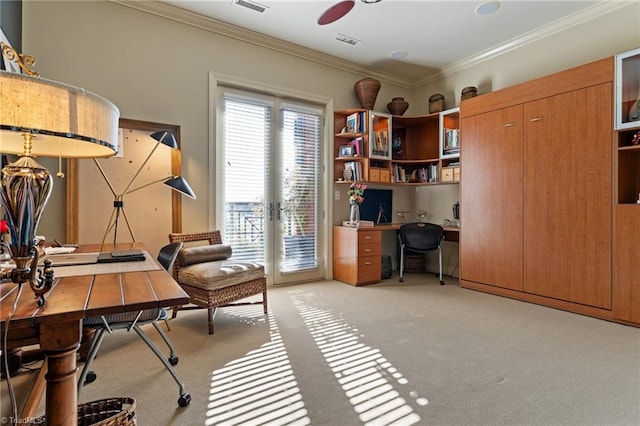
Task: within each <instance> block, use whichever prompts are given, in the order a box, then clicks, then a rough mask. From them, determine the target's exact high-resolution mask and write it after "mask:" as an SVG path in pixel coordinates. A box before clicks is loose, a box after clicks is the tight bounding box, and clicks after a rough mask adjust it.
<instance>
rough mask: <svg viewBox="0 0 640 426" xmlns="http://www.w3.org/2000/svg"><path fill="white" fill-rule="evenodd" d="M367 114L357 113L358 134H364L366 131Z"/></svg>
mask: <svg viewBox="0 0 640 426" xmlns="http://www.w3.org/2000/svg"><path fill="white" fill-rule="evenodd" d="M366 114H367V113H366V112H364V111H360V112H359V113H358V123H357V124H358V127H357V129H358V132H359V133H365V132H366V131H367V115H366Z"/></svg>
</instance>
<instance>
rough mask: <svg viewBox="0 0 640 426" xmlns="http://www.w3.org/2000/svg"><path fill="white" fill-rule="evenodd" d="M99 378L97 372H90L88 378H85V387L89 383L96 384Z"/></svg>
mask: <svg viewBox="0 0 640 426" xmlns="http://www.w3.org/2000/svg"><path fill="white" fill-rule="evenodd" d="M97 378H98V375H97V374H96V373H95V371H89V372H88V373H87V377H85V378H84V385H85V386H86V385H88V384H89V383H93V382H95V381H96V379H97Z"/></svg>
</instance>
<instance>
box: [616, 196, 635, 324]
mask: <svg viewBox="0 0 640 426" xmlns="http://www.w3.org/2000/svg"><path fill="white" fill-rule="evenodd" d="M638 235H640V206H636V205H633V204H625V205H619V206H617V207H616V250H615V253H616V254H615V258H616V269H615V271H616V280H615V287H614V288H615V291H614V293H613V294H614V295H615V299H614V301H613V313H614V316H615V318H617V319H620V320H623V321H631V322H635V323H638V324H640V268H638Z"/></svg>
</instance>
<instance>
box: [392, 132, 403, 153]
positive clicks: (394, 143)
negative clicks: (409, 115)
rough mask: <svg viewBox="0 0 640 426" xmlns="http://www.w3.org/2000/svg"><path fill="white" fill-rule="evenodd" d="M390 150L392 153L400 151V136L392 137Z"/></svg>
mask: <svg viewBox="0 0 640 426" xmlns="http://www.w3.org/2000/svg"><path fill="white" fill-rule="evenodd" d="M391 149H392V150H393V152H400V151H402V138H401V137H400V136H398V135H396V136H394V137H393V140H392V141H391Z"/></svg>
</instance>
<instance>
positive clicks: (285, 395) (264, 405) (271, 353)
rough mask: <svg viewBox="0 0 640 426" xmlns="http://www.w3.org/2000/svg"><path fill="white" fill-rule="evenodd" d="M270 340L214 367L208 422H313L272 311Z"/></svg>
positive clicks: (300, 423) (281, 423)
mask: <svg viewBox="0 0 640 426" xmlns="http://www.w3.org/2000/svg"><path fill="white" fill-rule="evenodd" d="M269 328H270V335H271V341H270V342H269V343H265V344H263V345H262V346H261V347H260V348H258V349H256V350H254V351H251V352H248V353H247V354H246V355H245V356H244V357H242V358H239V359H236V360H233V361H231V362H229V363H227V364H226V365H225V366H224V367H222V368H219V369H217V370H214V371H213V373H212V377H211V388H210V390H209V403H208V404H207V407H208V410H207V413H206V416H207V418H206V420H205V425H243V426H245V425H247V426H249V425H270V426H271V425H273V426H276V425H295V426H304V425H309V424H310V423H311V421H310V419H309V417H308V416H307V410H306V408H305V405H304V401H302V396H301V395H300V389H299V388H298V383H297V381H296V378H295V376H294V374H293V371H292V369H291V363H290V362H289V356H288V354H287V351H286V349H285V347H284V345H283V343H282V338H281V336H280V331H279V329H278V325H277V324H276V322H275V320H274V318H273V315H272V314H271V313H270V314H269Z"/></svg>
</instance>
